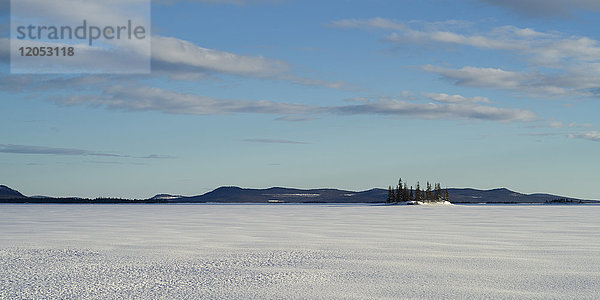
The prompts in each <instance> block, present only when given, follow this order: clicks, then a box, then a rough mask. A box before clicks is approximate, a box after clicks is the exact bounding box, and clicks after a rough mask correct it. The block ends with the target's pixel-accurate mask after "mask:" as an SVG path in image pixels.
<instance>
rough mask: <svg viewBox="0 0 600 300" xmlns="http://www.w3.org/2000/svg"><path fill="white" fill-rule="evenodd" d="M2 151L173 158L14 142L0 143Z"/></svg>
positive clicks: (0, 151)
mask: <svg viewBox="0 0 600 300" xmlns="http://www.w3.org/2000/svg"><path fill="white" fill-rule="evenodd" d="M0 153H12V154H43V155H69V156H101V157H121V158H145V159H159V158H172V157H171V156H165V155H157V154H151V155H146V156H131V155H122V154H114V153H107V152H98V151H90V150H83V149H76V148H59V147H47V146H32V145H14V144H0Z"/></svg>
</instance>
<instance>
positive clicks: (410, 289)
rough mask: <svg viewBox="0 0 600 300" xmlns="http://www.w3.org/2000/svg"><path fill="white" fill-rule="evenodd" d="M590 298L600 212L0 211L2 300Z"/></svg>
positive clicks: (598, 266) (599, 270) (598, 289)
mask: <svg viewBox="0 0 600 300" xmlns="http://www.w3.org/2000/svg"><path fill="white" fill-rule="evenodd" d="M49 298H62V299H74V298H78V299H79V298H96V299H121V298H144V299H156V298H168V299H197V298H211V299H222V298H236V299H248V298H260V299H264V298H286V299H296V298H311V299H319V298H323V299H332V298H340V299H365V298H371V299H372V298H390V299H398V298H403V299H405V298H418V299H423V298H426V299H442V298H444V299H450V298H451V299H464V298H470V299H483V298H503V299H599V298H600V206H547V205H533V206H522V205H520V206H462V205H455V206H368V205H279V204H275V205H0V299H49Z"/></svg>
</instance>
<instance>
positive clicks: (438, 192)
mask: <svg viewBox="0 0 600 300" xmlns="http://www.w3.org/2000/svg"><path fill="white" fill-rule="evenodd" d="M433 201H436V202H438V201H442V188H441V187H440V184H439V183H436V184H435V187H434V188H433Z"/></svg>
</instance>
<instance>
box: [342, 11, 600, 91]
mask: <svg viewBox="0 0 600 300" xmlns="http://www.w3.org/2000/svg"><path fill="white" fill-rule="evenodd" d="M413 23H414V24H413ZM382 24H383V25H382ZM334 25H335V26H337V27H347V28H349V27H352V28H379V29H385V30H389V31H392V33H390V34H388V36H387V38H386V40H387V41H389V42H392V43H401V44H403V45H406V44H413V45H432V46H435V48H437V49H444V45H445V44H450V45H457V46H466V47H474V48H477V49H481V50H488V51H489V50H495V51H505V52H508V53H512V54H514V55H515V56H516V57H517V58H518V59H520V60H521V59H525V60H526V61H527V62H528V63H529V66H528V69H527V71H526V72H522V71H510V70H504V69H501V68H482V67H474V66H465V67H463V68H459V69H449V68H442V67H435V66H431V65H427V66H424V67H423V69H424V70H426V71H428V72H434V73H439V74H441V75H442V76H443V77H445V78H447V79H450V80H452V81H454V82H455V83H456V84H458V85H465V86H473V87H491V88H498V89H507V90H512V91H518V92H522V93H526V94H527V95H528V96H557V95H563V96H567V95H571V96H596V97H597V96H599V94H600V93H599V92H598V91H600V42H599V41H597V40H595V39H592V38H589V37H584V36H573V35H567V34H564V33H560V32H549V33H548V32H539V31H536V30H534V29H532V28H518V27H515V26H500V27H496V28H493V29H492V30H490V31H489V32H483V33H481V32H480V33H477V32H476V29H474V28H469V30H468V31H465V32H466V33H465V32H461V30H462V28H461V27H454V28H453V27H451V26H449V27H440V26H435V25H429V24H428V23H424V24H423V23H415V22H408V23H400V22H397V21H393V20H387V19H382V18H376V19H366V20H356V19H351V20H340V21H337V22H334ZM473 32H475V33H473Z"/></svg>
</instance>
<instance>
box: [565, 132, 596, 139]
mask: <svg viewBox="0 0 600 300" xmlns="http://www.w3.org/2000/svg"><path fill="white" fill-rule="evenodd" d="M568 136H569V138H577V139H584V140H588V141H593V142H600V131H590V132H585V133H575V134H569V135H568Z"/></svg>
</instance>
